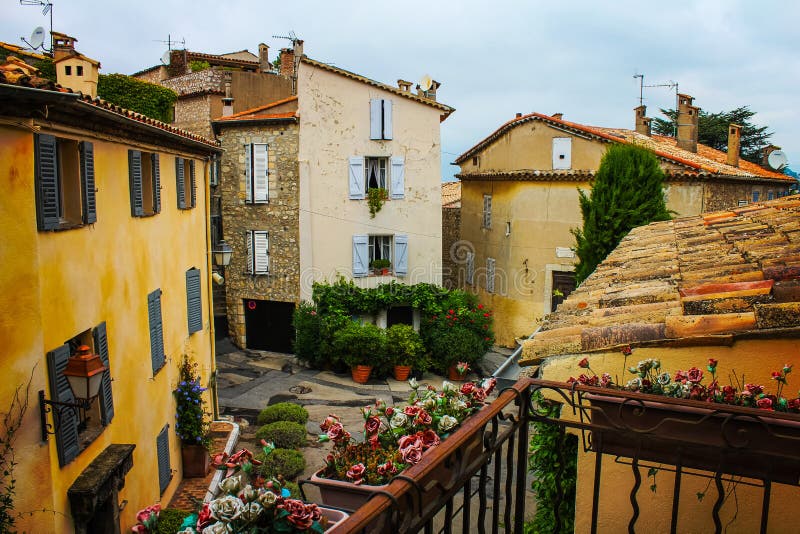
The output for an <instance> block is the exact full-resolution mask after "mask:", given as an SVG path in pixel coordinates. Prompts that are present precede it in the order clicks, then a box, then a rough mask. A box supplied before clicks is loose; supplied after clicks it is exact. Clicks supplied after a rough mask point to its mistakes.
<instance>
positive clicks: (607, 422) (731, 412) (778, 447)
mask: <svg viewBox="0 0 800 534" xmlns="http://www.w3.org/2000/svg"><path fill="white" fill-rule="evenodd" d="M535 393H541V394H542V396H539V395H534V394H535ZM534 399H538V401H535V400H534ZM655 399H657V400H658V402H655V401H654V397H653V396H650V395H642V394H637V393H631V392H623V391H615V390H609V389H603V388H595V387H587V386H581V385H567V384H564V383H561V382H550V381H544V380H536V379H520V380H519V381H518V382H516V383H515V384H514V385H513V386H512V387H510V388H507V389H505V390H503V391H502V392H501V393H500V394H499V395H498V397H497V399H496V400H495V401H494V402H492V403H491V404H490V405H489V406H487V407H485V408H484V409H483V410H482V411H481V412H479V413H478V414H475V415H474V416H472V417H471V418H470V419H468V420H467V422H466V423H465V424H464V425H463V426H462V427H461V428H460V429H459V430H458V431H457V432H455V433H454V434H453V435H452V436H450V437H449V438H448V439H446V440H445V441H443V442H442V444H441V445H439V446H438V447H437V448H435V449H433V450H432V451H431V452H430V453H429V454H427V455H426V456H425V457H424V458H423V460H422V461H421V462H420V463H419V464H417V465H415V466H412V467H411V468H409V469H407V470H406V471H404V472H403V474H402V475H400V476H398V477H396V478H395V479H393V480H392V482H391V483H390V484H389V485H388V486H386V488H385V490H384V491H380V492H377V493H375V494H374V495H373V496H372V498H371V499H370V500H369V501H367V503H366V504H364V505H363V506H361V507H360V508H359V509H358V510H355V511H354V512H353V513H352V515H351V516H350V517H349V518H348V519H347V520H346V521H345V522H343V523H341V524H339V525H338V526H337V527H335V528H334V529H333V530H331V531H330V532H332V533H334V534H341V533H345V532H370V533H372V532H393V533H405V532H425V533H426V534H428V533H433V532H437V533H445V534H449V533H450V532H454V531H461V532H464V533H465V534H466V533H470V532H471V533H484V532H492V533H497V532H516V533H522V532H523V531H524V522H525V520H526V519H529V518H530V517H532V516H533V514H534V512H535V501H534V499H533V495H532V492H531V490H530V483H531V476H530V474H529V473H528V456H529V451H528V447H529V438H530V432H531V426H530V425H531V424H532V423H544V424H549V425H554V428H555V429H557V431H558V433H559V434H561V435H563V434H564V433H571V434H575V435H577V436H578V438H579V446H578V484H577V486H578V490H577V499H576V501H577V507H578V511H577V514H576V522H575V530H576V531H578V532H592V533H594V532H619V531H623V530H625V529H627V530H628V531H629V532H635V531H637V530H638V531H645V530H654V529H658V531H666V530H667V529H669V531H670V532H679V531H681V532H685V531H701V530H703V531H705V530H713V531H715V532H722V531H723V530H726V529H727V530H728V531H736V532H743V531H746V532H753V531H760V532H768V531H780V530H781V529H784V528H789V529H790V530H791V527H788V526H787V525H791V524H794V523H788V522H787V521H790V520H791V518H792V517H793V511H792V509H793V508H792V505H787V504H784V503H791V502H796V500H797V497H798V489H797V486H798V483H799V481H800V447H798V445H800V416H798V415H796V414H786V413H777V412H764V411H762V410H753V409H748V408H742V407H737V406H727V405H719V404H708V403H702V402H696V401H689V400H683V399H671V398H663V399H662V398H660V397H657V398H655ZM554 404H560V407H561V409H560V414H561V415H560V417H551V416H548V415H542V414H544V413H545V412H549V413H552V410H543V407H546V406H551V407H552V406H554ZM563 453H564V451H563V450H560V451H557V452H556V454H557V455H558V459H559V461H558V462H557V464H559V465H564V460H566V458H565V456H564V454H563ZM555 478H556V494H555V498H554V501H555V503H554V504H555V506H554V509H555V510H556V513H558V510H560V507H559V506H558V503H559V502H560V501H561V500H563V499H564V495H565V491H566V488H562V487H561V486H560V485H559V484H558V481H559V480H560V479H561V477H560V476H558V474H557V475H556V477H555ZM307 484H308V482H306V483H305V487H306V488H307V487H308V486H307ZM698 487H699V488H705V489H704V490H703V491H700V490H698V491H695V489H696V488H698ZM555 519H556V520H555V524H560V522H559V519H560V518H558V517H556V518H555ZM781 525H783V526H781ZM554 531H557V529H554Z"/></svg>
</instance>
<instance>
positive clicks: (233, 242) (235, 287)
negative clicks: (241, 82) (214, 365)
mask: <svg viewBox="0 0 800 534" xmlns="http://www.w3.org/2000/svg"><path fill="white" fill-rule="evenodd" d="M298 132H299V129H298V126H297V124H295V123H285V124H277V125H259V124H254V125H252V126H225V127H223V129H222V131H221V132H220V135H219V139H220V141H221V143H222V149H223V151H224V152H223V156H222V166H221V172H220V185H219V187H218V190H219V191H220V192H221V194H222V226H223V231H224V239H225V241H226V242H227V243H228V244H229V245H230V246H231V248H233V256H232V259H231V264H230V265H229V266H228V267H227V268H226V269H225V287H226V301H227V308H228V329H229V333H230V336H231V340H232V341H233V343H234V344H236V345H237V346H239V347H245V346H246V343H247V339H246V333H245V316H244V304H243V301H244V299H256V300H273V301H280V302H294V303H297V302H299V300H300V249H299V239H300V237H299V210H298V208H299V193H300V186H299V169H298V163H297V145H298ZM249 143H267V144H268V145H269V151H268V157H269V203H268V204H245V152H244V146H245V145H246V144H249ZM247 230H266V231H268V232H269V274H268V275H251V274H248V273H247V245H246V241H245V232H246V231H247Z"/></svg>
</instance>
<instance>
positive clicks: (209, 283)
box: [203, 156, 219, 421]
mask: <svg viewBox="0 0 800 534" xmlns="http://www.w3.org/2000/svg"><path fill="white" fill-rule="evenodd" d="M211 161H212V160H211V157H210V156H209V157H208V158H206V161H205V170H204V173H203V176H204V178H205V180H204V181H205V191H206V199H205V210H206V211H205V217H204V218H205V225H206V273H207V274H208V276H206V295H208V297H207V303H208V314H207V315H208V336H209V340H208V344H209V348H210V350H211V369H209V373H210V374H209V377H208V382H209V384H208V385H209V388H210V390H211V408H212V410H213V412H214V414H213V415H214V419H213V420H214V421H216V420H218V419H219V400H218V398H217V355H216V350H217V348H216V345H215V340H214V337H215V332H214V286H213V284H214V281H213V280H212V279H211V268H212V262H213V260H214V258H213V253H212V252H211V184H210V181H209V174H210V172H211V165H212V163H211Z"/></svg>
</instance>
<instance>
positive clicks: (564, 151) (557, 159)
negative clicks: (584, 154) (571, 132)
mask: <svg viewBox="0 0 800 534" xmlns="http://www.w3.org/2000/svg"><path fill="white" fill-rule="evenodd" d="M570 168H572V138H571V137H554V138H553V169H561V170H564V169H570Z"/></svg>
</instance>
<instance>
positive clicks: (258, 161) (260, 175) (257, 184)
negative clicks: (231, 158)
mask: <svg viewBox="0 0 800 534" xmlns="http://www.w3.org/2000/svg"><path fill="white" fill-rule="evenodd" d="M252 147H253V171H252V172H253V186H252V187H253V203H264V202H267V201H268V200H269V180H268V175H269V169H268V161H269V160H268V159H267V145H265V144H254V145H252Z"/></svg>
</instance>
